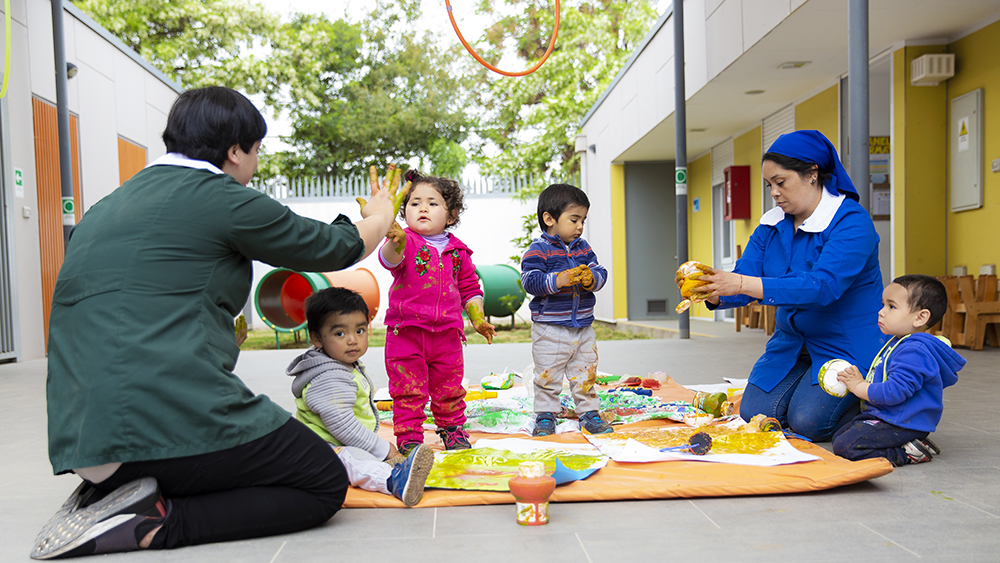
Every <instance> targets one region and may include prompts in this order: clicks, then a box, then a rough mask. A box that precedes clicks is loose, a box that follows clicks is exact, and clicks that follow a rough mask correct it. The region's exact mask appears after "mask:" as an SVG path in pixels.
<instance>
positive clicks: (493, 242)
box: [248, 197, 538, 329]
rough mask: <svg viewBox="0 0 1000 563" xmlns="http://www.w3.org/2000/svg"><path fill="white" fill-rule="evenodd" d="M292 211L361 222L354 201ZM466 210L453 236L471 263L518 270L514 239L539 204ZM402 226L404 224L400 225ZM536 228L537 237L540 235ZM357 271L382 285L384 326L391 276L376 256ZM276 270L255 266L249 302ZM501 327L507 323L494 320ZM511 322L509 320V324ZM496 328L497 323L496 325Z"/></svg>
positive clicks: (480, 202) (485, 201)
mask: <svg viewBox="0 0 1000 563" xmlns="http://www.w3.org/2000/svg"><path fill="white" fill-rule="evenodd" d="M282 203H284V204H285V205H287V206H288V208H289V209H291V210H292V211H294V212H295V213H297V214H299V215H302V216H303V217H309V218H311V219H316V220H318V221H323V222H326V223H329V222H332V221H333V220H334V219H336V218H337V215H339V214H341V213H343V214H344V215H346V216H348V217H349V218H350V219H352V220H354V221H358V220H360V219H361V213H360V212H359V211H358V204H357V203H356V202H355V201H354V200H351V199H336V200H332V199H325V200H324V199H314V200H307V199H300V200H284V201H282ZM465 204H466V207H467V209H466V210H465V213H463V214H462V216H461V218H460V219H461V222H460V223H459V225H458V227H457V228H456V229H454V230H453V231H451V232H453V233H454V234H455V236H457V237H458V238H459V239H461V240H462V242H464V243H465V244H466V245H467V246H468V247H469V248H470V249H471V250H472V261H473V262H474V263H475V264H476V265H477V266H485V265H490V264H510V265H512V266H514V267H515V268H517V267H518V266H517V265H516V264H511V262H510V260H509V257H510V256H511V255H514V254H520V251H519V250H517V249H516V248H515V247H514V245H513V244H512V243H511V242H510V241H511V239H513V238H515V237H518V236H520V235H521V217H522V216H524V215H528V214H530V213H534V212H535V208H536V205H537V203H536V202H535V201H531V202H529V203H523V204H522V203H519V202H517V201H514V200H513V199H511V198H508V197H486V198H471V197H467V198H466V200H465ZM400 223H401V224H402V221H400ZM537 230H538V229H537V227H536V232H535V236H537V235H538V232H537ZM358 267H362V268H366V269H367V270H369V271H370V272H371V273H372V274H374V275H375V279H376V280H377V281H378V285H379V303H380V304H379V313H378V315H377V316H376V317H375V321H374V324H376V325H381V324H382V322H383V320H384V318H385V309H386V306H387V304H388V302H389V299H388V295H389V284H390V283H392V275H391V274H390V273H389V272H388V270H386V269H385V268H383V267H382V265H381V264H379V262H378V257H377V254H376V253H373V254H372V256H369V257H368V258H366V259H365V260H363V261H362V262H360V263H358V264H356V265H354V266H351V267H350V268H347V269H348V270H352V269H355V268H358ZM272 269H273V267H272V266H270V265H268V264H263V263H261V262H254V282H253V290H252V292H251V295H250V298H251V300H252V299H253V294H254V293H255V292H256V291H257V284H259V283H260V280H261V278H262V277H263V276H264V275H265V274H267V272H269V271H271V270H272ZM527 306H528V299H525V301H524V304H523V305H522V308H521V309H520V310H519V312H518V314H519V315H520V316H521V318H523V319H527V318H529V314H528V313H527ZM251 308H252V309H253V312H252V318H250V319H248V320H249V321H250V323H251V326H252V327H253V328H254V329H267V325H265V324H264V323H263V322H262V321H261V320H260V318H259V317H258V315H257V311H256V309H255V308H253V307H251ZM494 321H497V322H499V323H501V324H503V323H504V321H500V320H497V319H494ZM507 322H509V319H508V320H507ZM494 324H496V323H494Z"/></svg>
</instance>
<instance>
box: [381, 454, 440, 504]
mask: <svg viewBox="0 0 1000 563" xmlns="http://www.w3.org/2000/svg"><path fill="white" fill-rule="evenodd" d="M433 466H434V450H432V449H431V447H430V446H427V445H425V444H420V445H419V446H417V447H416V448H414V449H413V450H412V451H411V452H410V454H409V455H408V456H406V459H404V460H403V461H401V462H400V463H397V464H396V465H394V466H393V467H392V474H391V477H389V479H390V482H391V488H392V496H394V497H396V498H398V499H399V500H401V501H403V504H405V505H406V506H414V505H416V504H417V503H418V502H420V498H421V497H423V496H424V485H425V484H426V483H427V476H428V475H430V472H431V467H433Z"/></svg>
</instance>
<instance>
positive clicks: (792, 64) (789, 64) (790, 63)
mask: <svg viewBox="0 0 1000 563" xmlns="http://www.w3.org/2000/svg"><path fill="white" fill-rule="evenodd" d="M811 62H812V61H785V62H783V63H781V64H780V65H778V68H779V69H781V70H788V69H790V68H802V67H804V66H806V65H807V64H809V63H811Z"/></svg>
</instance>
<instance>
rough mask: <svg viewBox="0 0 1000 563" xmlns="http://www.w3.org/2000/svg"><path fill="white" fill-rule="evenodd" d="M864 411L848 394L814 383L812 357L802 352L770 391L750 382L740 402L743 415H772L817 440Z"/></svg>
mask: <svg viewBox="0 0 1000 563" xmlns="http://www.w3.org/2000/svg"><path fill="white" fill-rule="evenodd" d="M859 412H861V407H860V402H859V401H858V398H857V397H855V396H854V395H852V394H850V393H848V394H847V396H845V397H840V398H838V397H834V396H833V395H830V394H828V393H827V392H826V391H823V388H822V387H820V386H819V384H818V383H813V382H812V360H811V359H810V358H809V355H808V354H805V353H803V354H802V355H801V356H799V359H798V361H797V362H795V365H794V366H793V367H792V370H791V371H790V372H788V375H786V376H785V378H784V379H782V380H781V382H779V383H778V385H776V386H775V387H774V389H772V390H771V391H770V392H766V391H764V390H763V389H761V388H760V387H757V386H756V385H754V384H753V383H748V384H747V388H746V390H745V391H744V392H743V399H741V401H740V416H741V417H743V420H750V419H751V418H753V417H754V416H755V415H758V414H764V415H766V416H772V417H774V418H776V419H778V421H779V422H781V426H782V428H788V429H790V430H792V431H793V432H796V433H798V434H801V435H803V436H805V437H806V438H809V439H810V440H812V441H814V442H824V441H826V440H829V439H830V438H831V437H832V436H833V434H834V432H836V431H837V429H838V428H840V427H842V426H844V425H845V424H847V423H848V422H850V420H851V419H852V418H854V417H855V416H857V414H858V413H859Z"/></svg>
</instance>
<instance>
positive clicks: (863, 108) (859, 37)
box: [847, 0, 871, 209]
mask: <svg viewBox="0 0 1000 563" xmlns="http://www.w3.org/2000/svg"><path fill="white" fill-rule="evenodd" d="M847 17H848V22H849V23H848V43H849V45H848V55H847V56H848V63H847V77H848V80H847V91H848V101H849V105H850V116H849V117H850V121H851V123H850V128H851V131H850V137H849V140H850V145H849V146H850V151H851V161H850V166H851V182H853V183H854V187H855V188H857V190H858V196H859V197H860V200H861V201H860V203H861V206H862V207H864V208H865V209H869V207H870V206H871V195H870V193H869V192H870V186H869V184H870V182H871V172H870V171H869V164H868V157H869V154H868V152H869V150H870V149H869V147H868V144H869V140H870V137H869V135H870V132H869V128H868V0H850V4H849V5H848V8H847Z"/></svg>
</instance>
